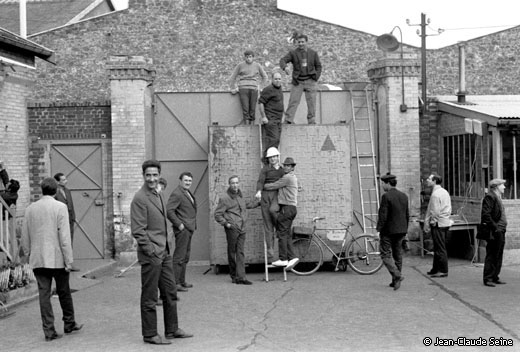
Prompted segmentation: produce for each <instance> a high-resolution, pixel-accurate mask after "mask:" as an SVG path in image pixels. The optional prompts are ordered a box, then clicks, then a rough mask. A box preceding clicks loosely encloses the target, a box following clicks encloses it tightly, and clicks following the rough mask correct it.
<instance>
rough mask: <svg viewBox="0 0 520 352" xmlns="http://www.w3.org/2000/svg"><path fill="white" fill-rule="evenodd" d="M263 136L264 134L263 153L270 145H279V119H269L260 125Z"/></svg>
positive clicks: (276, 146) (280, 129)
mask: <svg viewBox="0 0 520 352" xmlns="http://www.w3.org/2000/svg"><path fill="white" fill-rule="evenodd" d="M262 130H263V136H264V145H263V148H264V154H263V156H265V153H266V152H267V150H268V149H269V148H271V147H275V148H278V146H279V145H280V135H281V134H282V123H281V121H271V120H270V121H269V122H268V123H266V124H264V125H262Z"/></svg>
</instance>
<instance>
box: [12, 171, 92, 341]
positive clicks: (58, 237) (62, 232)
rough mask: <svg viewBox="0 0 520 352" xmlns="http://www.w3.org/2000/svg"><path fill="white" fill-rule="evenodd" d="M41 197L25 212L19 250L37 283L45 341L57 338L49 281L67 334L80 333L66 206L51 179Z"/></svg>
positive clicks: (46, 181)
mask: <svg viewBox="0 0 520 352" xmlns="http://www.w3.org/2000/svg"><path fill="white" fill-rule="evenodd" d="M41 189H42V194H43V196H42V198H41V199H40V200H38V201H37V202H35V203H33V204H31V205H29V206H28V207H27V209H26V210H25V217H24V222H23V227H22V248H23V251H24V254H25V255H26V256H28V257H29V264H30V265H31V267H32V268H33V271H34V276H35V277H36V280H37V281H38V293H39V296H40V313H41V318H42V326H43V333H44V335H45V340H46V341H52V340H55V339H57V338H60V337H61V335H59V334H58V333H57V332H56V329H55V327H54V313H53V311H52V304H51V286H52V279H54V281H55V282H56V293H57V294H58V296H59V298H60V306H61V309H62V311H63V321H64V330H65V333H66V334H70V333H71V332H74V331H78V330H80V329H81V328H82V327H83V325H82V324H81V325H79V324H77V323H76V320H75V318H74V305H73V303H72V296H71V292H70V286H69V272H70V269H71V268H72V261H73V258H72V246H71V239H70V231H69V216H68V213H67V207H66V206H65V205H64V204H62V203H60V202H58V201H57V200H56V199H54V195H55V194H56V190H57V189H58V184H57V182H56V180H54V179H53V178H52V177H48V178H46V179H44V180H43V181H42V183H41Z"/></svg>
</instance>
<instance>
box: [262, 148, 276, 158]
mask: <svg viewBox="0 0 520 352" xmlns="http://www.w3.org/2000/svg"><path fill="white" fill-rule="evenodd" d="M277 155H278V156H280V152H279V151H278V149H276V147H271V148H269V149H267V153H266V154H265V157H266V158H270V157H272V156H277Z"/></svg>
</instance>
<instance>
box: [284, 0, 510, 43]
mask: <svg viewBox="0 0 520 352" xmlns="http://www.w3.org/2000/svg"><path fill="white" fill-rule="evenodd" d="M517 1H518V0H492V1H490V0H428V1H425V0H356V1H353V0H278V8H279V9H280V10H285V11H289V12H292V13H296V14H299V15H303V16H307V17H311V18H314V19H318V20H322V21H326V22H329V23H334V24H338V25H341V26H344V27H347V28H351V29H355V30H358V31H361V32H366V33H370V34H374V35H381V34H384V33H389V32H390V31H391V30H392V28H394V26H399V28H400V29H401V30H402V34H403V42H404V43H405V44H409V45H414V46H417V47H420V46H421V38H420V36H419V35H418V34H417V33H416V31H417V30H419V31H420V28H421V27H420V26H414V25H420V23H421V13H424V14H425V15H426V19H427V21H428V19H429V20H430V23H429V25H427V27H426V28H427V30H426V34H427V35H428V37H427V38H426V48H427V49H438V48H441V47H444V46H448V45H452V44H456V43H458V42H461V41H465V40H468V39H473V38H477V37H480V36H483V35H487V34H490V33H494V32H499V31H503V30H505V29H508V28H512V27H515V26H518V25H520V16H519V15H518V12H516V11H517V10H516V9H517V8H518V5H516V4H515V3H518V2H517ZM407 19H409V23H410V25H408V24H407V22H406V20H407ZM439 28H440V29H443V30H444V31H443V32H442V33H441V34H439V32H438V30H439ZM393 34H394V35H395V36H396V38H397V39H398V40H400V34H399V30H398V29H396V30H395V31H394V33H393ZM309 37H310V38H309V41H311V37H312V36H311V35H310V36H309Z"/></svg>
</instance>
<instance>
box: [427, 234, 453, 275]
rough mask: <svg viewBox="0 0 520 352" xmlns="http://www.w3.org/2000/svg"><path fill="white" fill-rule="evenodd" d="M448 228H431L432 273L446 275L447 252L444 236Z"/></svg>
mask: <svg viewBox="0 0 520 352" xmlns="http://www.w3.org/2000/svg"><path fill="white" fill-rule="evenodd" d="M448 229H449V227H439V226H437V225H434V226H432V227H431V231H432V240H433V267H432V271H433V272H434V273H444V274H447V273H448V251H447V249H446V235H447V234H448Z"/></svg>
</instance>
